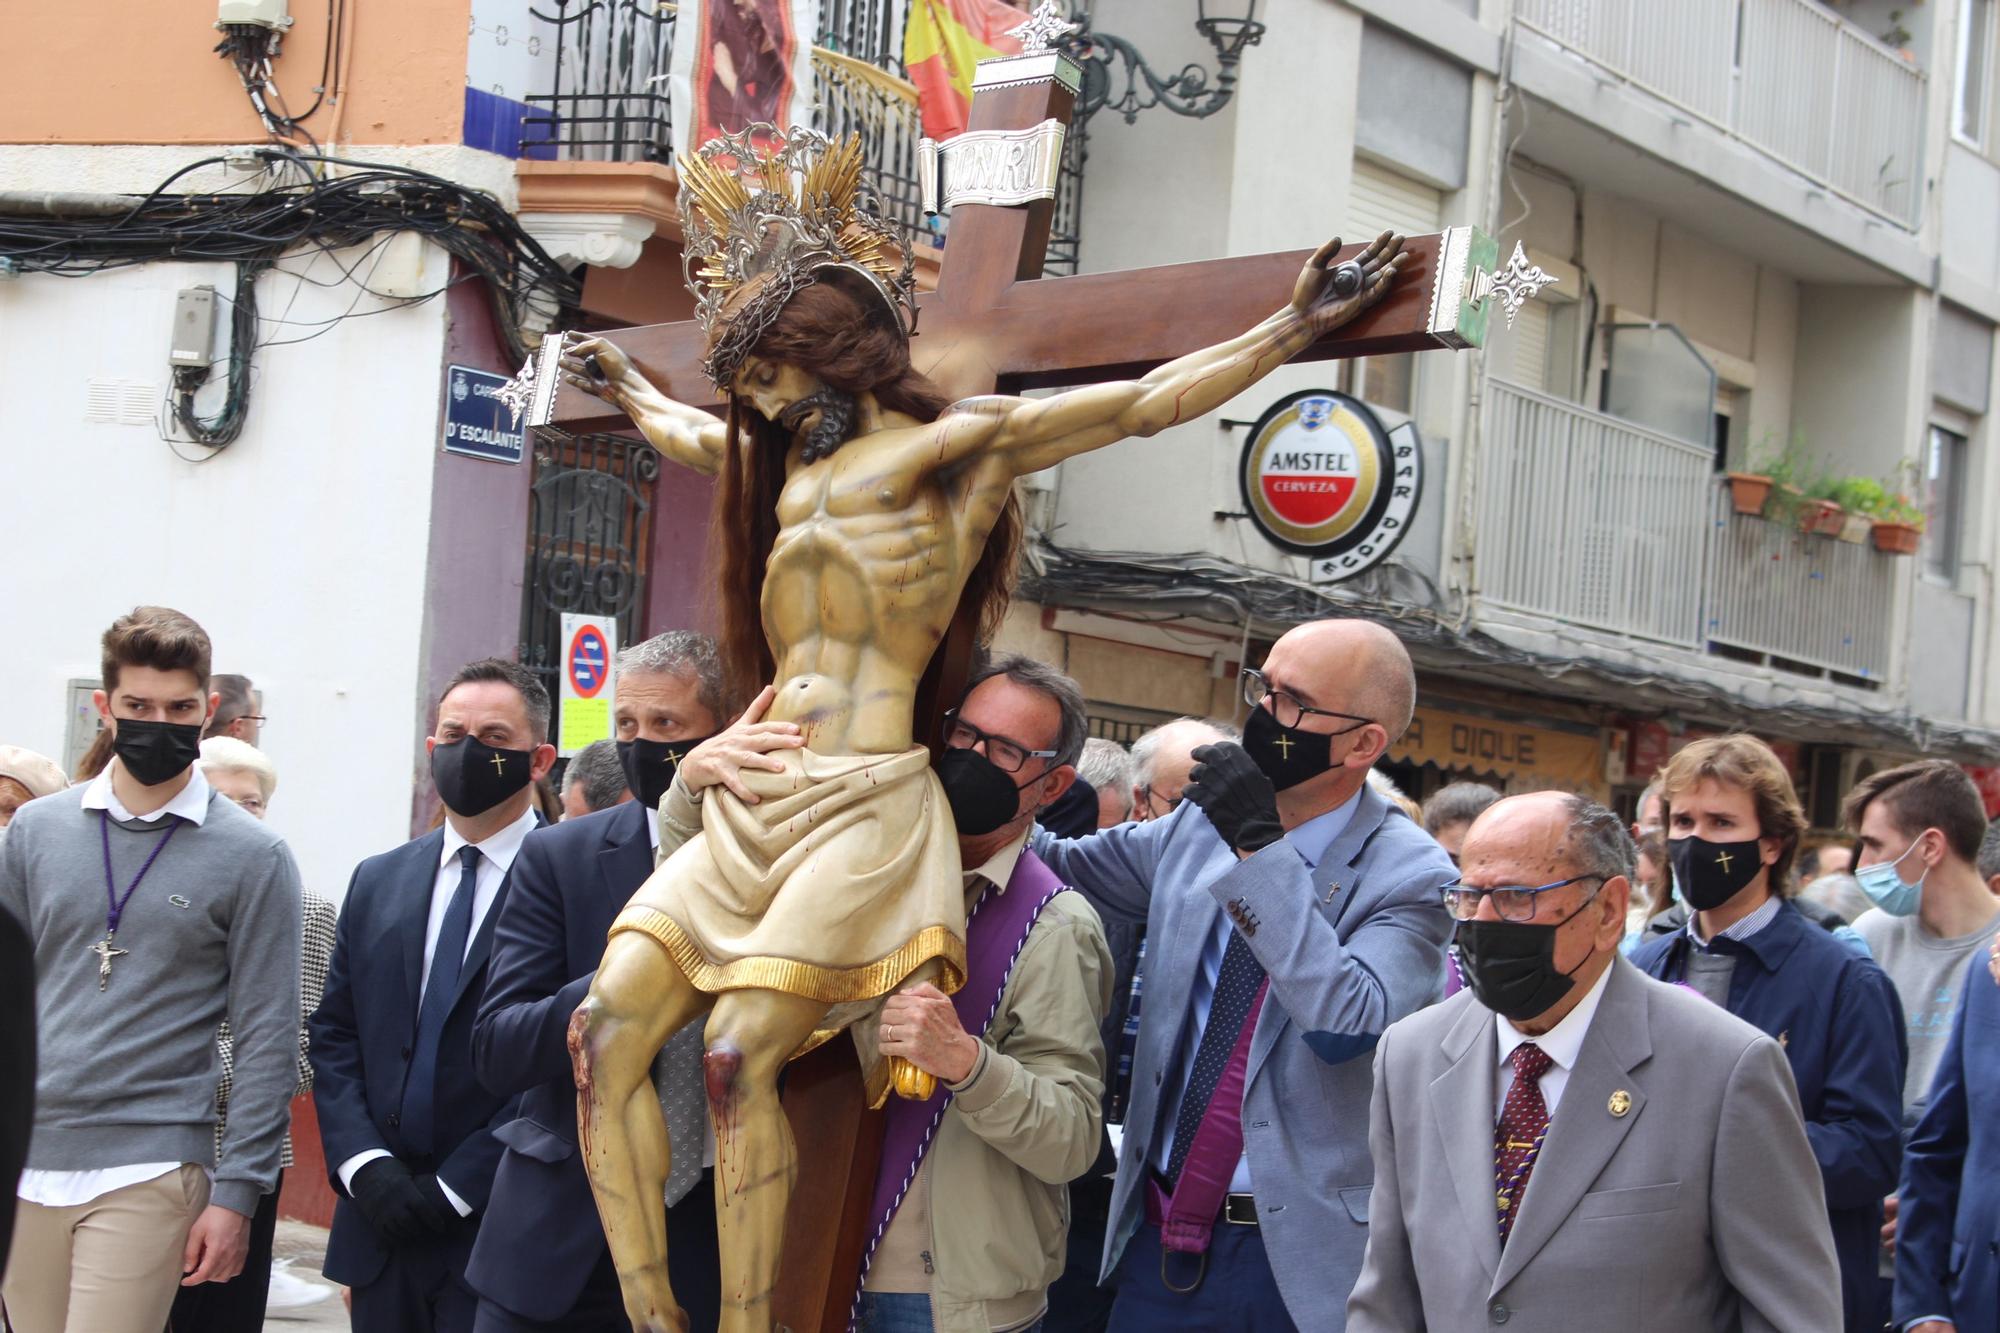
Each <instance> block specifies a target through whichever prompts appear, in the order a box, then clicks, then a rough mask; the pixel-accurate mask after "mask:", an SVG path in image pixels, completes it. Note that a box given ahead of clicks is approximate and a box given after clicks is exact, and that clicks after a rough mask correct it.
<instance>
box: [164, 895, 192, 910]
mask: <svg viewBox="0 0 2000 1333" xmlns="http://www.w3.org/2000/svg"><path fill="white" fill-rule="evenodd" d="M167 901H168V902H170V903H172V904H173V905H174V906H176V907H193V906H194V904H193V903H191V902H189V901H188V900H187V899H185V898H183V897H181V896H180V895H179V894H178V893H176V894H173V895H172V896H170V897H169V898H168V899H167Z"/></svg>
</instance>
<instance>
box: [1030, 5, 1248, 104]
mask: <svg viewBox="0 0 2000 1333" xmlns="http://www.w3.org/2000/svg"><path fill="white" fill-rule="evenodd" d="M1076 22H1077V25H1078V26H1077V30H1076V31H1075V32H1074V33H1072V34H1070V36H1068V37H1067V38H1065V39H1064V41H1063V47H1064V49H1065V50H1067V51H1068V52H1069V54H1070V55H1071V57H1073V58H1074V59H1075V60H1076V61H1077V63H1078V64H1080V65H1082V66H1083V89H1082V91H1081V92H1080V93H1079V94H1078V95H1077V103H1076V112H1075V118H1076V120H1077V121H1078V122H1079V123H1080V122H1083V121H1086V120H1088V119H1089V118H1090V117H1091V116H1092V115H1094V114H1096V113H1097V112H1098V111H1099V110H1102V109H1103V108H1104V107H1107V106H1108V107H1110V108H1111V109H1112V110H1114V111H1116V112H1118V113H1119V114H1120V115H1122V116H1124V117H1125V122H1126V123H1127V124H1131V123H1132V122H1133V121H1135V120H1137V119H1138V118H1139V113H1140V112H1141V111H1144V110H1145V109H1146V108H1148V107H1154V106H1163V107H1165V108H1166V109H1167V110H1169V111H1171V112H1173V113H1174V114H1175V115H1179V116H1193V117H1197V118H1198V117H1202V116H1212V115H1214V114H1215V113H1216V112H1218V111H1220V110H1222V108H1223V107H1225V106H1227V105H1228V104H1229V99H1230V98H1232V97H1234V96H1235V95H1236V66H1237V63H1238V62H1239V61H1240V60H1241V59H1242V58H1243V48H1244V47H1246V46H1255V45H1256V44H1257V43H1258V41H1260V40H1261V39H1262V38H1263V36H1264V25H1263V24H1262V23H1259V22H1258V21H1257V0H1196V3H1195V21H1194V27H1195V31H1196V32H1198V33H1200V34H1201V35H1202V36H1204V37H1206V38H1207V39H1208V42H1209V45H1211V46H1213V47H1214V48H1215V64H1216V69H1215V75H1214V82H1213V83H1212V84H1211V83H1210V81H1209V72H1208V70H1206V69H1204V68H1203V67H1202V66H1201V65H1199V64H1195V63H1193V62H1190V63H1189V64H1188V65H1186V66H1185V67H1184V68H1183V69H1182V70H1181V71H1180V73H1178V74H1174V75H1170V76H1167V77H1162V76H1161V75H1159V74H1156V73H1155V72H1154V71H1153V68H1152V66H1150V65H1148V64H1147V63H1146V58H1145V57H1144V56H1142V55H1141V54H1139V49H1138V48H1137V47H1135V46H1133V45H1132V43H1130V42H1128V41H1126V40H1125V39H1124V38H1123V37H1118V36H1114V35H1112V34H1110V33H1101V32H1093V31H1091V28H1090V11H1089V7H1088V4H1087V3H1086V4H1085V5H1084V6H1083V7H1082V12H1081V13H1079V14H1078V15H1077V16H1076ZM1114 66H1115V67H1116V68H1115V69H1114ZM1120 80H1122V83H1123V91H1122V92H1120V93H1118V94H1117V95H1116V96H1113V94H1112V89H1113V86H1114V84H1116V83H1118V82H1119V81H1120Z"/></svg>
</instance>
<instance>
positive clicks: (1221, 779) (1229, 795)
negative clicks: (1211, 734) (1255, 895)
mask: <svg viewBox="0 0 2000 1333" xmlns="http://www.w3.org/2000/svg"><path fill="white" fill-rule="evenodd" d="M1191 758H1193V760H1194V761H1195V764H1194V769H1193V771H1192V772H1190V773H1189V774H1188V780H1187V786H1186V787H1184V788H1182V789H1181V795H1182V796H1183V797H1185V798H1186V799H1188V800H1190V801H1193V802H1194V803H1195V804H1196V805H1198V806H1200V807H1201V808H1202V811H1203V812H1204V813H1205V814H1207V815H1208V822H1209V823H1211V824H1213V825H1215V831H1216V832H1217V833H1220V834H1221V835H1222V840H1223V841H1224V842H1226V843H1228V844H1229V845H1230V846H1231V847H1233V848H1235V849H1236V850H1237V851H1239V852H1241V853H1243V854H1244V855H1245V856H1248V855H1249V854H1250V853H1252V852H1256V851H1261V850H1263V849H1264V848H1266V847H1269V846H1270V845H1271V844H1272V843H1274V842H1276V841H1277V840H1278V839H1280V838H1282V837H1284V836H1285V826H1284V825H1283V824H1281V823H1279V822H1278V793H1277V791H1276V790H1275V789H1274V788H1273V787H1272V786H1271V779H1269V778H1267V777H1265V776H1264V771H1263V770H1262V769H1260V768H1258V767H1257V762H1256V761H1255V760H1254V759H1252V758H1251V757H1250V753H1249V751H1247V750H1245V749H1244V748H1243V747H1242V746H1240V745H1238V744H1236V743H1235V742H1233V741H1221V742H1218V743H1217V744H1214V745H1203V746H1198V747H1196V749H1195V750H1194V752H1193V754H1192V756H1191Z"/></svg>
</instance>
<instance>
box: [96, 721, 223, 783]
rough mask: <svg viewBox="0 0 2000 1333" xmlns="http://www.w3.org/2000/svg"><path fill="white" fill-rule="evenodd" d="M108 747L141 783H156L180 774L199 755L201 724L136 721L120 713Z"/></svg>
mask: <svg viewBox="0 0 2000 1333" xmlns="http://www.w3.org/2000/svg"><path fill="white" fill-rule="evenodd" d="M111 748H112V750H113V752H114V753H116V754H117V756H118V762H119V763H121V764H123V765H125V771H126V772H127V773H130V774H131V775H132V776H133V777H134V778H136V779H137V780H138V782H139V785H140V786H142V787H157V786H159V785H160V784H161V783H162V782H171V781H172V780H173V779H175V778H177V777H179V776H180V775H181V773H182V772H183V771H184V770H185V769H186V768H187V766H188V765H190V764H192V763H193V762H194V761H195V760H197V759H199V758H201V724H200V723H199V722H136V721H133V720H131V719H128V718H122V717H121V718H119V719H118V734H117V735H116V736H114V737H112V739H111Z"/></svg>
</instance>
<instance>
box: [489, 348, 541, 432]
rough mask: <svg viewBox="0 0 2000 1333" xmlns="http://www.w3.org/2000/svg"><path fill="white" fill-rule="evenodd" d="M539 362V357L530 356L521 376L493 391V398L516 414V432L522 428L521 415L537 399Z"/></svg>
mask: <svg viewBox="0 0 2000 1333" xmlns="http://www.w3.org/2000/svg"><path fill="white" fill-rule="evenodd" d="M538 360H540V358H539V357H537V356H530V357H529V358H528V361H527V364H526V365H524V366H522V367H521V370H520V373H519V374H517V375H515V376H514V378H513V379H511V380H508V381H507V382H506V383H505V384H503V385H501V386H500V387H499V388H498V389H495V390H494V391H493V396H494V397H495V398H498V399H499V400H500V401H501V402H503V403H505V404H506V405H507V410H508V411H509V412H512V413H513V414H514V419H513V423H512V424H513V426H514V428H515V429H516V430H518V429H520V426H521V414H522V413H523V412H525V411H527V410H528V404H529V403H531V402H533V401H534V399H535V362H536V361H538Z"/></svg>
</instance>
